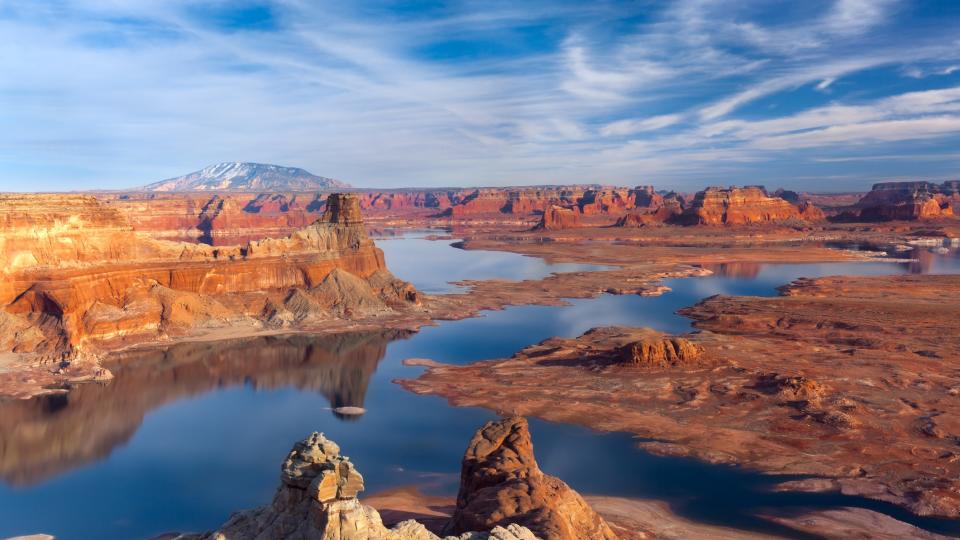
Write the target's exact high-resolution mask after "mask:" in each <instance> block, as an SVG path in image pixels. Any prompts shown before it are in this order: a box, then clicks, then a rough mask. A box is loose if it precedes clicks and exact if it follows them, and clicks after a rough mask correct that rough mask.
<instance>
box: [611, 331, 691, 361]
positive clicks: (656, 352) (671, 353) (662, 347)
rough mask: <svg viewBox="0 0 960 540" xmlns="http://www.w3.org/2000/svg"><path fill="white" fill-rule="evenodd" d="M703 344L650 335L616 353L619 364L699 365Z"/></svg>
mask: <svg viewBox="0 0 960 540" xmlns="http://www.w3.org/2000/svg"><path fill="white" fill-rule="evenodd" d="M702 356H703V346H702V345H698V344H696V343H693V342H692V341H690V340H688V339H685V338H682V337H662V338H658V337H650V338H644V339H640V340H638V341H634V342H633V343H628V344H626V345H624V346H622V347H620V348H619V349H618V350H617V351H616V352H615V355H614V358H615V359H616V363H617V365H621V366H631V367H652V368H668V367H677V366H684V367H687V366H694V365H697V364H698V363H699V361H700V359H701V357H702Z"/></svg>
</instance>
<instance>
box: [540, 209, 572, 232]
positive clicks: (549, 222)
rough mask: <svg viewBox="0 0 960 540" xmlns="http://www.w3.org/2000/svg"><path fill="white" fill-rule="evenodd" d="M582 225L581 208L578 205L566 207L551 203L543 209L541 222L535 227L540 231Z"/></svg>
mask: <svg viewBox="0 0 960 540" xmlns="http://www.w3.org/2000/svg"><path fill="white" fill-rule="evenodd" d="M579 226H580V210H578V209H577V207H573V208H564V207H562V206H556V205H551V206H550V208H547V209H546V210H544V211H543V216H541V217H540V223H538V224H537V225H536V227H534V229H535V230H539V231H559V230H562V229H569V228H572V227H579Z"/></svg>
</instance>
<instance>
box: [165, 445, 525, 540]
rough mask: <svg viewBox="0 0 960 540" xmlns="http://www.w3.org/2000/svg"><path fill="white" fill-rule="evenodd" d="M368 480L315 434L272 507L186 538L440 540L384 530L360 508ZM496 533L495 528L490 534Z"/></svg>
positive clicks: (400, 527) (298, 451)
mask: <svg viewBox="0 0 960 540" xmlns="http://www.w3.org/2000/svg"><path fill="white" fill-rule="evenodd" d="M361 491H363V476H361V475H360V473H359V472H358V471H357V469H356V467H354V465H353V463H351V462H350V458H348V457H346V456H342V455H340V447H339V446H338V445H337V444H336V443H334V442H333V441H331V440H329V439H327V438H326V437H324V435H323V434H322V433H316V432H314V433H313V434H311V435H310V436H308V437H307V438H306V439H304V440H302V441H300V442H298V443H296V444H295V445H294V446H293V449H292V450H290V453H289V454H288V455H287V459H286V460H284V462H283V465H282V466H281V473H280V487H279V488H277V492H276V494H275V495H274V497H273V502H272V503H271V504H269V505H267V506H263V507H260V508H255V509H253V510H245V511H242V512H238V513H236V514H233V515H232V516H231V517H230V519H229V520H228V521H227V522H226V523H224V524H223V525H222V526H221V527H220V528H219V529H218V530H216V531H214V532H212V533H207V534H202V535H185V536H181V538H195V539H200V540H255V539H256V540H263V539H274V538H275V539H281V538H303V539H314V540H440V538H439V537H438V536H437V535H435V534H433V533H432V532H430V531H429V530H427V528H426V527H424V526H423V525H422V524H420V523H418V522H416V521H414V520H407V521H403V522H401V523H398V524H397V525H395V526H394V527H393V528H391V529H388V528H387V527H385V526H384V524H383V520H382V519H381V518H380V513H379V512H377V511H376V510H375V509H374V508H371V507H369V506H366V505H364V504H361V503H360V501H359V500H358V498H357V495H359V494H360V492H361ZM491 529H492V530H491ZM483 530H484V531H489V532H470V533H469V534H467V535H464V536H463V537H462V538H449V539H448V540H537V537H536V536H534V534H533V533H532V532H531V531H530V530H528V529H527V528H525V527H522V526H519V525H516V524H512V523H511V524H508V525H506V526H502V527H490V528H487V529H483Z"/></svg>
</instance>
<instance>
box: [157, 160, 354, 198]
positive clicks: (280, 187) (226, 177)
mask: <svg viewBox="0 0 960 540" xmlns="http://www.w3.org/2000/svg"><path fill="white" fill-rule="evenodd" d="M349 187H350V185H349V184H346V183H344V182H341V181H339V180H334V179H333V178H325V177H323V176H317V175H315V174H311V173H309V172H307V171H305V170H303V169H298V168H296V167H281V166H279V165H267V164H263V163H244V162H239V161H232V162H226V163H218V164H216V165H210V166H209V167H205V168H203V169H201V170H199V171H196V172H192V173H190V174H186V175H184V176H178V177H176V178H169V179H167V180H161V181H160V182H154V183H152V184H148V185H146V186H143V188H142V189H144V190H146V191H312V190H320V189H331V188H349Z"/></svg>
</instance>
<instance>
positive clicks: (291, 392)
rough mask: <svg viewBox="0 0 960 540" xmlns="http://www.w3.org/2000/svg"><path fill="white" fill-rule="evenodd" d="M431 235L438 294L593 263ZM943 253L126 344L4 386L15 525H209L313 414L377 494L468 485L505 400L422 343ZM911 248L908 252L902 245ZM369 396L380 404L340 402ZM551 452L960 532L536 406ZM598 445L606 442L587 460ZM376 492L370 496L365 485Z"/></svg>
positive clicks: (590, 488) (110, 534) (737, 501)
mask: <svg viewBox="0 0 960 540" xmlns="http://www.w3.org/2000/svg"><path fill="white" fill-rule="evenodd" d="M451 242H452V241H435V240H428V239H426V238H425V237H424V235H423V234H417V235H411V236H409V237H404V238H400V239H390V240H381V239H378V245H380V246H381V247H382V248H383V249H384V251H385V253H386V257H387V264H388V266H389V267H390V268H391V269H392V270H393V271H394V273H395V274H397V275H398V276H399V277H401V278H404V279H407V280H410V281H412V282H413V283H414V284H415V285H416V286H417V287H419V288H421V289H422V290H425V291H429V292H454V291H456V290H457V288H456V287H454V286H451V285H449V283H448V282H450V281H456V280H460V279H489V278H507V279H531V278H538V277H542V276H545V275H547V274H549V273H550V272H559V271H579V270H584V269H590V266H589V265H551V264H548V263H546V262H545V261H543V260H541V259H537V258H532V257H524V256H521V255H517V254H513V253H500V252H477V251H464V250H462V249H457V248H455V247H451V246H450V244H451ZM918 250H924V251H923V253H931V254H932V255H931V256H930V257H927V256H926V255H924V257H925V260H927V264H926V265H925V266H924V265H920V266H919V267H918V265H917V264H916V263H897V262H877V263H830V264H798V265H791V264H788V265H742V264H741V265H727V266H718V267H713V268H712V269H713V270H714V272H715V273H714V275H712V276H709V277H703V278H687V279H673V280H668V281H667V282H666V284H667V285H669V286H670V287H671V288H672V289H673V290H672V292H670V293H667V294H665V295H663V296H660V297H640V296H612V295H603V296H601V297H598V298H595V299H576V300H571V301H570V305H569V306H565V307H548V306H516V307H510V308H507V309H505V310H503V311H495V312H484V313H483V314H482V316H480V317H476V318H472V319H465V320H461V321H441V322H439V323H438V324H437V325H436V326H430V327H425V328H423V329H422V330H421V331H420V332H416V333H411V332H402V331H382V332H367V333H356V334H344V335H336V336H308V335H293V336H271V337H259V338H250V339H241V340H231V341H223V342H214V343H181V344H176V345H173V346H170V347H168V348H166V349H164V350H155V351H140V352H136V353H126V354H124V355H123V356H120V357H118V358H116V359H114V360H112V361H111V363H109V367H110V369H111V370H112V371H113V372H114V374H115V376H116V377H115V379H114V381H113V382H112V383H110V384H106V385H98V384H88V385H79V386H77V387H76V388H75V389H74V390H73V391H71V392H70V393H69V394H66V395H55V396H45V397H41V398H36V399H33V400H27V401H16V402H4V403H0V537H6V536H11V535H17V534H28V533H39V532H42V533H48V534H53V535H56V536H57V537H58V538H71V539H72V538H96V539H113V538H116V539H131V538H150V537H152V536H155V535H157V534H160V533H163V532H167V531H198V530H208V529H211V528H213V527H215V526H217V525H219V524H220V523H222V522H224V521H225V520H226V519H227V518H228V516H229V515H230V513H231V512H233V511H235V510H239V509H243V508H249V507H253V506H258V505H262V504H265V503H267V502H269V500H270V499H271V497H272V495H273V492H274V490H275V488H276V486H277V485H278V479H279V475H278V473H279V467H280V463H281V461H282V460H283V458H284V457H285V456H286V453H287V452H288V451H289V449H290V447H291V445H292V444H293V443H294V442H295V441H297V440H300V439H302V438H303V437H304V436H306V435H307V434H308V433H310V432H311V431H323V432H325V433H326V434H327V435H328V436H329V437H330V438H332V439H333V440H335V441H336V442H337V443H339V444H340V446H341V448H342V449H343V452H344V453H345V454H346V455H349V456H350V457H351V458H352V460H353V461H354V462H355V463H356V464H357V467H358V469H359V470H360V471H361V473H362V474H363V475H364V478H365V479H366V486H367V491H366V493H367V494H371V493H376V492H378V491H381V490H384V489H388V488H392V487H399V486H406V485H417V486H419V487H420V488H421V489H423V490H424V491H426V492H429V493H439V494H454V493H455V492H456V488H457V483H458V481H459V467H460V459H461V457H462V454H463V451H464V449H465V447H466V444H467V442H468V441H469V439H470V437H471V436H472V434H473V432H474V431H475V430H476V429H477V428H478V427H479V426H480V425H481V424H483V422H485V421H487V420H489V419H492V418H494V417H495V415H494V413H493V412H491V411H486V410H481V409H474V408H454V407H450V406H448V405H447V404H446V402H445V401H444V400H443V399H440V398H437V397H432V396H418V395H414V394H411V393H409V392H406V391H404V390H403V389H401V388H400V387H399V386H397V385H396V384H394V383H393V382H392V381H393V380H394V379H397V378H409V377H415V376H416V375H417V374H418V373H419V369H420V368H415V367H407V366H403V365H402V363H401V362H402V360H403V359H405V358H409V357H426V358H433V359H436V360H439V361H442V362H455V363H465V362H473V361H477V360H482V359H486V358H497V357H504V356H509V355H510V354H512V353H513V352H515V351H516V350H517V349H520V348H522V347H524V346H527V345H530V344H532V343H535V342H537V341H540V340H542V339H546V338H548V337H551V336H556V335H563V336H576V335H578V334H580V333H582V332H583V331H585V330H587V329H589V328H592V327H595V326H604V325H614V324H616V325H632V326H651V327H654V328H657V329H660V330H664V331H668V332H683V331H687V330H689V329H690V321H689V320H688V319H686V318H684V317H681V316H679V315H676V313H675V311H676V310H677V309H679V308H682V307H685V306H689V305H692V304H694V303H696V302H697V301H699V300H701V299H702V298H704V297H706V296H709V295H712V294H721V293H722V294H749V295H773V294H776V287H778V286H780V285H783V284H785V283H788V282H789V281H791V280H793V279H796V278H798V277H816V276H823V275H836V274H859V275H863V274H891V273H910V272H918V271H920V272H923V271H939V272H956V271H957V270H958V264H957V262H958V260H960V259H958V258H957V255H956V253H955V252H950V253H947V254H938V253H935V252H934V251H931V250H929V249H927V248H918ZM900 256H903V255H902V254H901V255H900ZM341 406H362V407H364V408H365V409H366V410H367V412H366V413H365V414H363V415H359V416H357V415H353V416H350V415H342V414H338V413H336V412H335V411H333V410H332V409H334V408H336V407H341ZM531 431H532V434H533V438H534V444H535V450H536V454H537V458H538V460H539V462H540V464H541V467H542V468H543V469H544V470H545V471H546V472H548V473H551V474H555V475H557V476H560V477H561V478H563V479H564V480H565V481H567V482H568V483H569V484H570V485H571V486H572V487H574V488H575V489H577V490H578V491H580V492H582V493H586V494H609V495H621V496H635V497H645V498H657V499H662V500H667V501H670V503H671V505H672V506H673V508H674V510H675V511H677V512H678V513H680V514H681V515H684V516H686V517H689V518H691V519H696V520H700V521H704V522H710V523H722V524H726V525H729V526H731V527H739V528H743V529H751V530H764V531H770V532H779V533H782V534H783V535H784V536H787V537H791V536H794V537H803V535H798V534H797V533H794V532H791V531H790V530H787V529H781V528H778V527H777V526H776V525H773V524H770V523H768V522H766V521H763V520H760V519H757V518H755V517H753V515H752V511H753V510H754V509H755V508H757V507H760V506H764V507H776V508H779V509H782V510H784V511H789V510H790V509H792V508H795V509H797V510H798V511H799V510H800V509H802V508H809V507H826V508H830V507H839V506H861V507H867V508H872V509H875V510H878V511H882V512H885V513H887V514H890V515H892V516H894V517H896V518H898V519H902V520H905V521H909V522H911V523H915V524H917V525H920V526H923V527H925V528H928V529H930V530H935V531H940V532H948V533H954V534H956V533H960V523H958V522H957V521H954V520H942V519H935V518H921V517H917V516H913V515H910V514H909V513H908V512H905V511H903V510H900V509H899V508H897V507H894V506H892V505H888V504H883V503H879V502H875V501H870V500H866V499H862V498H856V497H845V496H841V495H837V494H801V493H773V492H771V491H769V487H770V486H771V485H772V484H774V483H776V482H778V481H782V480H783V478H778V477H771V476H764V475H760V474H755V473H751V472H749V471H745V470H743V469H740V468H736V467H727V466H717V465H709V464H705V463H700V462H697V461H693V460H688V459H680V458H666V457H655V456H651V455H649V454H647V453H645V452H642V451H640V450H638V449H636V448H635V447H634V439H633V438H632V437H631V436H630V435H628V434H622V433H612V434H601V433H596V432H593V431H591V430H588V429H584V428H580V427H577V426H570V425H564V424H556V423H549V422H543V421H537V420H532V421H531ZM584 456H598V457H602V459H591V460H590V461H589V466H585V465H587V464H585V463H584ZM361 498H362V497H361Z"/></svg>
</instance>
